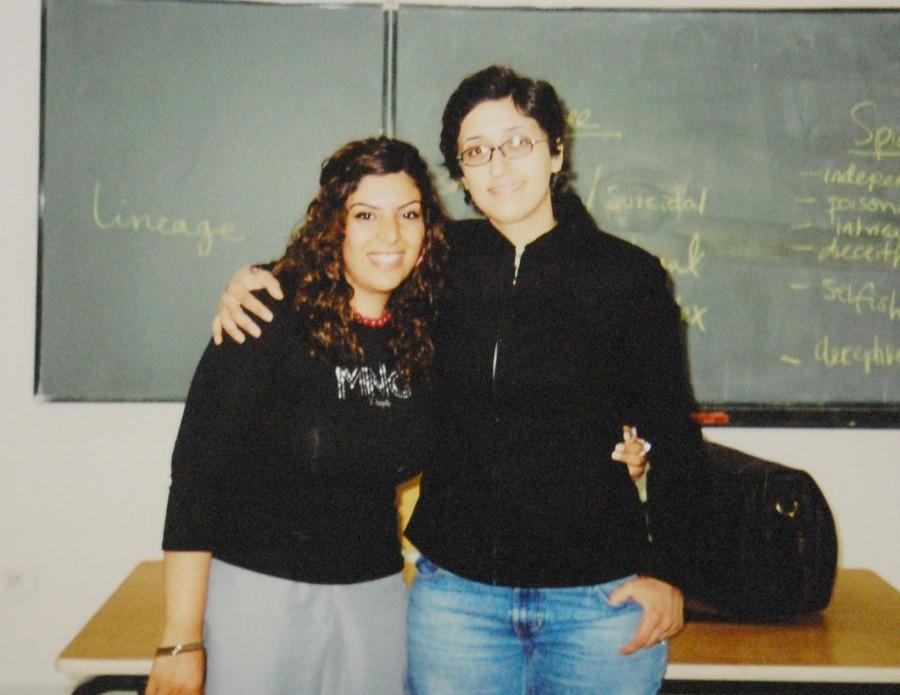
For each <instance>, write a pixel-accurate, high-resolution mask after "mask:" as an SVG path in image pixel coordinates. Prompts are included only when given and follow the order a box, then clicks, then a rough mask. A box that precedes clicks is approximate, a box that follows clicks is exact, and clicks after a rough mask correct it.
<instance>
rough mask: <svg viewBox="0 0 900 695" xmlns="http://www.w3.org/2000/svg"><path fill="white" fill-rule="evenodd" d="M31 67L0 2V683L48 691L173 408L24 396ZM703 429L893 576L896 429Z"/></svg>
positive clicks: (35, 54)
mask: <svg viewBox="0 0 900 695" xmlns="http://www.w3.org/2000/svg"><path fill="white" fill-rule="evenodd" d="M545 4H563V3H545ZM656 4H657V5H660V4H666V3H656ZM668 4H674V3H668ZM695 4H696V3H695ZM709 4H711V3H707V5H709ZM803 4H807V5H809V4H811V3H803ZM869 4H873V3H869ZM874 4H877V3H874ZM882 4H886V3H882ZM39 72H40V3H39V0H3V2H2V3H0V104H2V107H0V108H2V111H0V126H2V127H0V163H2V171H0V249H2V253H0V259H2V261H3V263H2V265H0V285H2V287H3V293H2V301H0V326H2V331H3V341H2V344H3V359H2V361H0V375H2V376H0V384H2V385H3V392H2V400H0V475H2V478H0V480H2V483H0V693H23V692H25V691H26V684H28V683H31V684H34V685H35V688H36V689H34V690H32V689H28V692H34V693H37V692H38V690H39V691H40V692H41V693H50V692H53V693H56V692H63V691H64V690H65V689H64V688H63V683H64V681H63V680H62V678H61V677H59V676H57V675H56V674H55V673H54V670H53V661H54V658H55V657H56V655H57V654H58V653H59V651H60V650H61V649H62V648H63V647H64V646H65V645H66V643H67V642H68V640H69V639H70V638H71V637H72V636H73V635H74V633H75V632H76V631H77V630H78V628H79V627H80V626H81V625H82V624H83V623H84V622H85V621H86V620H87V619H88V618H89V617H90V615H91V614H92V613H93V611H94V610H95V609H96V608H97V607H98V606H99V605H100V603H101V602H102V601H103V600H104V599H105V598H106V596H107V595H108V594H109V593H110V591H111V590H112V589H113V588H114V587H115V586H116V585H117V584H118V582H119V581H121V579H122V578H123V577H124V576H125V575H126V574H127V573H128V571H129V570H130V569H131V568H132V566H133V565H135V564H136V563H137V562H138V561H140V560H143V559H146V558H152V557H157V556H159V550H158V548H159V540H160V531H161V525H162V516H163V508H164V504H165V496H166V490H167V485H168V458H169V454H170V449H171V445H172V442H173V440H174V436H175V432H176V428H177V425H178V420H179V417H180V415H181V406H180V405H171V404H108V405H103V404H59V403H57V404H52V403H43V402H39V401H37V400H35V398H34V396H33V395H32V381H33V372H34V357H33V356H34V327H35V296H36V292H35V287H36V277H37V272H36V269H37V214H36V211H37V183H38V118H39ZM73 262H77V259H73ZM76 338H77V339H79V340H90V336H77V337H76V336H73V339H76ZM707 435H708V437H709V438H710V439H714V440H716V441H719V442H722V443H724V444H729V445H732V446H735V447H737V448H741V449H744V450H745V451H748V452H750V453H754V454H757V455H761V456H765V457H769V458H773V459H775V460H778V461H782V462H784V463H787V464H789V465H794V466H798V467H801V468H806V469H807V470H809V471H810V472H812V474H813V475H814V476H815V477H816V479H817V480H818V482H819V484H820V485H821V486H822V488H823V489H824V491H825V494H826V496H827V497H828V499H829V501H830V503H831V505H832V508H833V511H834V513H835V516H836V518H837V523H838V526H839V533H840V544H841V564H842V565H843V566H848V567H869V568H872V569H874V570H876V571H877V572H879V573H880V574H881V575H882V576H884V577H885V578H886V579H888V580H889V581H890V582H892V583H893V584H894V585H895V586H900V554H898V553H897V530H898V529H900V504H898V500H900V494H898V492H900V455H898V453H897V452H898V451H900V430H881V431H852V430H785V429H752V430H750V429H740V430H713V431H709V432H708V433H707ZM40 684H45V687H44V688H40V687H39V686H40Z"/></svg>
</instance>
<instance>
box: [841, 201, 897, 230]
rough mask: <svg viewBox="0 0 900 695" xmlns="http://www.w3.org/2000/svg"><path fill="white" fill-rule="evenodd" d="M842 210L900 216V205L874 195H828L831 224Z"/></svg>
mask: <svg viewBox="0 0 900 695" xmlns="http://www.w3.org/2000/svg"><path fill="white" fill-rule="evenodd" d="M841 212H866V213H870V214H874V215H889V216H894V217H900V205H898V204H897V203H894V202H891V201H890V200H884V199H883V198H877V197H874V196H859V197H858V198H853V197H844V196H838V195H832V196H828V218H829V220H830V221H831V224H835V220H836V217H837V214H838V213H841Z"/></svg>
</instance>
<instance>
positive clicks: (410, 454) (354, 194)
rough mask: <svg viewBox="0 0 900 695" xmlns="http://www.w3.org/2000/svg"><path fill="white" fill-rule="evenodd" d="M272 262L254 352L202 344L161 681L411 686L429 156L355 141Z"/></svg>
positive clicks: (438, 212)
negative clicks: (409, 511)
mask: <svg viewBox="0 0 900 695" xmlns="http://www.w3.org/2000/svg"><path fill="white" fill-rule="evenodd" d="M319 183H320V190H319V192H318V194H317V195H316V197H315V199H314V200H313V201H312V203H311V204H310V205H309V208H308V211H307V215H306V220H305V223H304V224H303V225H302V226H301V227H300V228H299V229H298V230H297V231H296V232H295V233H294V234H293V236H292V238H291V241H290V244H289V246H288V247H287V250H286V251H285V254H284V256H282V258H281V259H280V260H278V261H277V262H276V264H275V266H274V274H275V276H276V277H278V279H279V281H280V282H281V284H282V286H283V287H284V289H285V292H286V295H287V296H288V297H289V298H291V299H292V301H285V302H280V303H279V307H278V309H277V312H278V320H277V321H276V323H275V325H274V326H273V330H271V331H268V332H267V334H266V336H265V337H263V338H261V339H260V340H259V341H254V343H253V345H252V346H247V347H243V348H238V347H237V346H234V345H232V346H230V347H225V348H220V349H212V347H211V346H210V347H209V348H207V350H206V352H205V353H204V355H203V357H202V358H201V360H200V364H199V366H198V367H197V371H196V372H195V374H194V378H193V382H192V384H191V388H190V393H189V395H188V398H187V402H186V404H185V410H184V415H183V418H182V422H181V427H180V430H179V433H178V439H177V441H176V443H175V450H174V453H173V457H172V484H171V488H170V491H169V501H168V509H167V514H166V523H165V531H164V538H163V548H164V550H165V586H166V623H165V631H164V635H163V641H162V644H163V646H161V647H160V648H159V650H158V651H157V656H156V658H155V659H154V663H153V669H152V672H151V675H150V680H149V684H148V688H147V693H149V694H150V695H164V694H167V693H202V692H204V669H205V674H206V678H205V692H206V693H207V694H208V695H220V694H222V693H226V694H227V693H234V694H236V695H237V694H240V695H247V694H248V693H254V694H255V695H276V694H279V693H284V694H285V695H286V694H287V693H291V694H292V695H294V694H298V693H300V694H303V695H318V694H325V693H329V694H333V693H341V695H398V694H399V693H401V692H402V689H403V685H402V683H403V672H404V666H405V642H406V637H405V614H406V603H407V589H406V586H405V584H404V582H403V579H402V575H401V571H402V567H403V560H402V556H401V553H400V542H399V538H398V533H397V517H396V509H395V488H396V485H397V484H398V483H399V482H401V481H403V480H404V479H406V478H408V477H410V476H411V475H413V474H415V473H416V472H418V470H419V468H420V467H421V465H422V461H423V458H424V457H425V456H426V455H428V450H427V449H428V443H429V441H430V440H431V439H432V437H431V436H430V427H429V420H428V417H427V414H426V409H427V408H426V398H425V387H426V386H427V378H426V377H427V373H428V371H429V368H430V366H431V362H432V357H433V350H434V348H433V343H432V340H431V336H430V329H431V320H432V317H433V315H434V308H433V305H434V302H435V297H436V292H437V290H438V284H439V281H438V277H439V266H440V263H441V260H442V258H443V256H444V253H445V249H444V239H443V232H442V224H443V221H444V213H443V210H442V207H441V204H440V201H439V199H438V198H437V194H436V193H435V191H434V188H433V185H432V181H431V179H430V176H429V172H428V169H427V165H426V164H425V162H424V161H423V160H422V159H421V157H420V156H419V153H418V151H417V150H416V149H415V148H414V147H412V146H411V145H408V144H406V143H403V142H399V141H396V140H391V139H388V138H374V139H368V140H361V141H357V142H352V143H350V144H348V145H345V146H344V147H342V148H341V149H340V150H338V151H337V152H336V153H335V154H334V155H332V157H331V158H330V159H328V160H327V161H326V162H325V163H324V164H323V167H322V173H321V177H320V180H319Z"/></svg>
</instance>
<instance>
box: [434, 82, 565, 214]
mask: <svg viewBox="0 0 900 695" xmlns="http://www.w3.org/2000/svg"><path fill="white" fill-rule="evenodd" d="M507 97H512V100H513V103H514V104H515V105H516V108H517V109H518V110H519V113H521V114H522V115H523V116H528V117H529V118H533V119H534V120H535V121H537V123H538V125H539V126H540V127H541V130H543V131H544V132H545V133H546V134H547V140H548V144H549V147H550V154H551V155H556V154H559V150H560V146H562V147H563V165H562V169H561V170H560V172H559V173H558V174H557V175H556V176H555V177H554V180H553V189H554V191H562V190H565V188H566V186H567V184H568V177H569V174H570V168H569V153H570V147H569V145H570V140H571V138H570V137H569V128H568V122H567V119H566V107H565V105H564V104H563V102H562V100H561V99H560V98H559V96H558V95H557V93H556V90H555V89H554V88H553V85H552V84H550V83H549V82H545V81H544V80H535V79H532V78H530V77H525V76H523V75H519V74H518V73H516V72H515V71H514V70H512V69H510V68H507V67H504V66H502V65H492V66H490V67H488V68H485V69H484V70H479V71H478V72H476V73H474V74H472V75H469V76H468V77H466V78H465V79H464V80H463V81H462V82H460V83H459V86H458V87H457V88H456V91H455V92H453V94H451V95H450V99H448V100H447V105H446V106H445V107H444V115H443V117H442V125H443V127H442V128H441V154H442V155H443V156H444V166H445V167H447V171H449V172H450V176H451V178H453V179H457V180H458V179H460V178H462V169H461V168H460V166H459V161H458V160H457V157H458V156H459V145H458V143H457V141H458V139H459V129H460V126H461V125H462V122H463V119H464V118H465V117H466V116H468V115H469V112H470V111H471V110H472V109H474V108H475V107H476V106H478V105H479V104H480V103H482V102H483V101H498V100H500V99H506V98H507ZM466 201H467V202H471V201H470V200H469V197H468V195H467V196H466Z"/></svg>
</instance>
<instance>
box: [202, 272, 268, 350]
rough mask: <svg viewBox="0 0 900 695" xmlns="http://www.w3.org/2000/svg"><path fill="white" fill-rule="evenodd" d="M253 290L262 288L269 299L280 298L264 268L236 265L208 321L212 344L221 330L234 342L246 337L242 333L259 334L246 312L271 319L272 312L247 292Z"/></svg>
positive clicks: (260, 333) (219, 335)
mask: <svg viewBox="0 0 900 695" xmlns="http://www.w3.org/2000/svg"><path fill="white" fill-rule="evenodd" d="M254 290H266V292H268V293H269V296H270V297H272V298H273V299H278V300H281V299H284V294H283V293H282V291H281V285H280V284H279V282H278V280H277V279H276V278H275V276H274V275H272V273H270V272H269V271H268V270H263V269H262V268H257V267H256V266H244V267H243V268H239V269H238V271H237V272H236V273H235V274H234V277H232V278H231V281H230V282H229V283H228V286H227V287H226V288H225V292H224V293H222V296H221V297H219V309H218V311H217V312H216V315H215V318H213V322H212V337H213V342H215V344H216V345H221V344H222V334H223V331H224V332H225V333H227V334H228V335H229V336H230V337H231V339H232V340H234V341H235V342H238V343H243V342H244V340H246V335H245V333H249V334H250V335H252V336H253V337H254V338H259V336H260V335H262V331H261V330H260V328H259V326H258V325H257V324H256V323H255V322H254V321H253V319H251V318H250V316H249V315H248V314H247V312H250V313H251V314H254V315H255V316H256V317H258V318H261V319H262V320H263V321H266V322H268V321H271V320H272V312H271V311H269V308H268V307H267V306H266V305H265V304H263V303H262V302H261V301H259V300H258V299H257V298H256V297H254V296H253V295H252V294H251V292H253V291H254Z"/></svg>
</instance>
